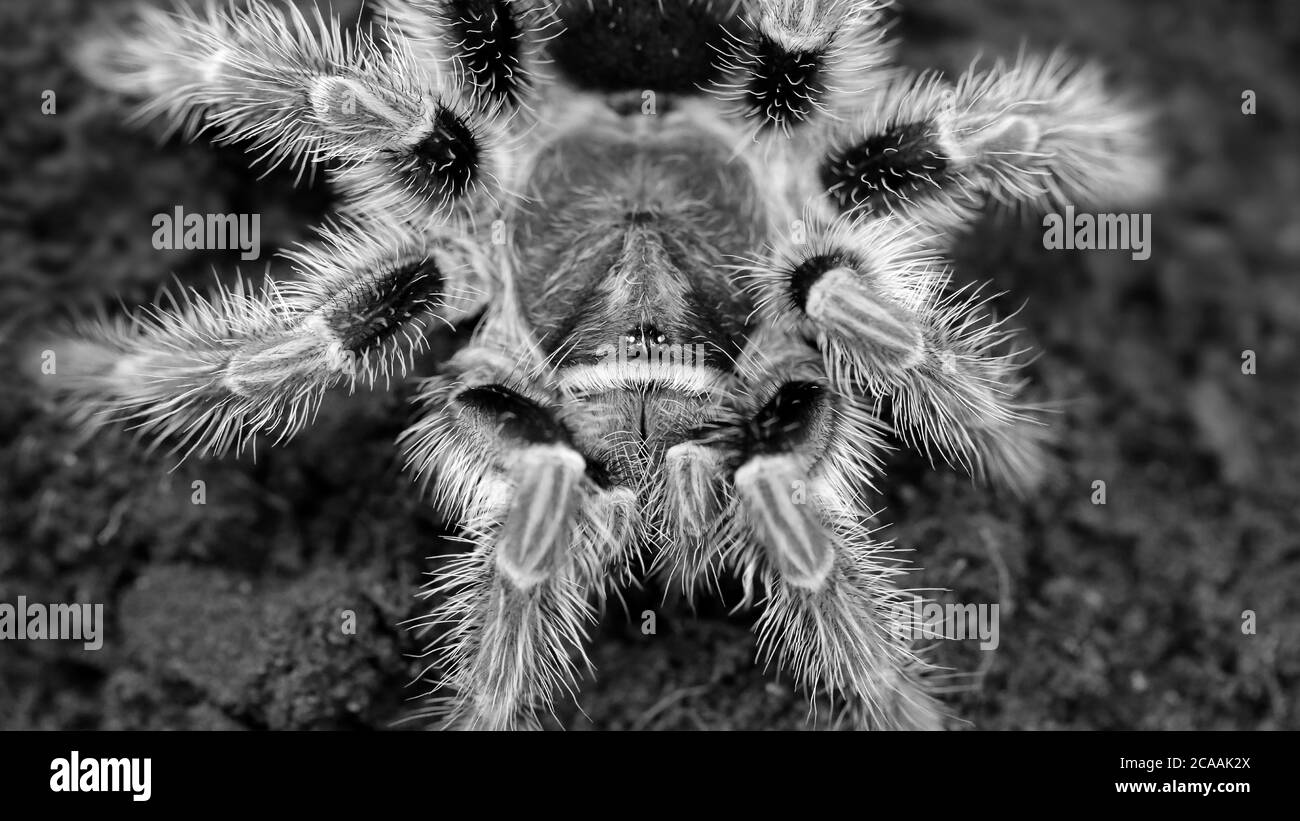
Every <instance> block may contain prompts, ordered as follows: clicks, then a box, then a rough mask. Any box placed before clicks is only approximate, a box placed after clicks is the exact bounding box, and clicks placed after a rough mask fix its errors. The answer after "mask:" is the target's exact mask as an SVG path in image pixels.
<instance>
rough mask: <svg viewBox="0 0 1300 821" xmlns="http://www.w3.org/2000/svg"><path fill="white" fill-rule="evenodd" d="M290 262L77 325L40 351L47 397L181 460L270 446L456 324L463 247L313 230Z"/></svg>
mask: <svg viewBox="0 0 1300 821" xmlns="http://www.w3.org/2000/svg"><path fill="white" fill-rule="evenodd" d="M294 260H295V263H296V267H297V270H298V273H299V274H300V278H299V279H298V280H296V281H292V282H275V281H271V280H267V281H266V282H265V284H264V285H262V287H261V288H260V289H256V288H254V287H253V286H252V285H251V284H250V283H248V282H247V281H245V280H238V281H237V282H236V284H235V285H233V286H231V287H219V288H217V289H216V290H215V291H213V292H212V293H210V294H208V295H206V296H204V295H200V294H198V293H197V292H194V291H192V290H191V291H189V292H188V293H185V294H182V295H180V296H172V297H170V298H169V300H168V302H167V303H165V304H164V305H163V306H154V307H150V308H144V309H140V310H137V311H136V312H134V313H132V314H128V315H126V316H121V317H117V318H114V319H107V318H101V319H99V320H83V321H81V322H79V323H77V324H76V325H75V326H74V328H73V330H72V332H71V333H70V334H68V335H67V336H65V337H63V338H62V339H60V340H58V341H55V342H52V343H50V346H51V348H52V349H53V350H54V351H55V353H56V356H57V361H58V370H57V375H56V377H54V378H53V379H52V380H51V381H50V384H51V385H52V388H53V390H55V391H56V392H57V394H58V395H60V396H61V397H62V398H63V399H65V400H67V401H68V404H69V406H70V407H72V408H73V409H74V411H75V413H77V414H79V415H80V416H81V417H82V419H83V420H84V421H85V422H87V423H88V424H92V425H100V424H104V423H108V422H114V421H125V422H127V423H129V424H131V425H132V426H133V427H134V428H135V429H136V430H137V432H138V433H139V434H140V435H141V436H143V437H146V438H149V439H151V440H153V442H154V444H155V445H156V444H160V443H163V442H168V443H171V445H172V451H173V452H182V453H183V454H184V455H187V456H188V455H190V454H192V453H197V454H199V455H201V456H202V455H213V454H220V453H222V452H225V451H226V450H228V449H230V448H234V449H235V450H240V449H242V448H243V447H244V446H245V445H246V444H248V443H249V442H251V441H252V439H253V436H254V435H255V434H257V433H267V434H270V435H271V436H273V437H274V438H275V440H276V441H283V440H285V439H287V438H289V437H291V436H292V435H294V434H295V433H297V432H298V431H299V430H301V429H302V427H303V426H304V425H306V424H307V423H308V422H310V421H311V419H312V417H313V415H314V413H315V410H316V408H317V407H318V405H319V402H320V399H321V396H322V395H323V394H324V392H325V391H326V390H327V389H329V388H331V387H334V386H336V385H340V384H347V385H349V386H351V387H352V388H355V386H356V384H357V383H358V382H360V383H362V384H365V385H373V384H375V383H376V382H378V381H380V380H382V381H385V382H387V380H388V379H389V377H390V375H392V374H394V373H396V375H398V376H401V375H403V374H404V373H405V372H406V369H407V368H408V366H409V364H410V362H411V359H412V357H413V356H414V355H415V354H416V353H417V352H419V351H420V350H421V349H422V347H423V345H424V340H425V336H424V335H425V332H426V331H427V330H428V328H429V326H430V325H432V324H433V323H435V322H437V321H440V320H442V321H446V320H448V319H452V318H455V317H456V316H457V315H458V308H457V305H458V304H459V303H460V302H461V301H462V300H464V299H467V298H468V297H467V296H466V295H464V294H463V291H464V290H465V288H464V286H463V282H464V281H466V280H467V279H469V278H470V273H469V272H470V269H471V268H473V267H474V265H475V264H476V262H475V260H474V252H473V250H472V249H471V248H468V247H466V244H465V243H463V242H462V241H459V240H456V239H453V238H448V239H446V240H444V241H440V242H437V241H430V240H426V239H425V238H423V237H418V236H415V235H412V234H409V233H405V232H401V231H398V230H389V231H378V230H376V229H374V228H368V229H367V230H359V229H356V228H344V229H336V230H326V231H324V232H323V237H322V239H321V241H320V243H319V244H318V245H315V246H308V247H306V248H304V249H303V250H302V251H301V252H299V253H297V254H295V255H294Z"/></svg>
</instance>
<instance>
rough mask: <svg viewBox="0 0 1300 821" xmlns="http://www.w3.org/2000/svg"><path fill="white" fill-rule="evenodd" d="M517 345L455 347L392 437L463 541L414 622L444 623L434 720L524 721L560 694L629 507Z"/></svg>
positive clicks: (620, 543)
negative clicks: (445, 370)
mask: <svg viewBox="0 0 1300 821" xmlns="http://www.w3.org/2000/svg"><path fill="white" fill-rule="evenodd" d="M489 324H491V321H489ZM516 353H517V352H513V353H508V354H507V353H505V352H502V351H500V350H496V349H492V348H488V347H486V346H475V347H471V348H469V349H467V350H466V351H464V352H462V353H461V354H459V355H458V356H457V357H456V358H455V359H454V360H453V361H452V363H451V365H450V369H451V371H452V372H453V373H454V374H455V375H454V376H448V377H439V378H435V379H432V380H429V381H428V382H427V383H426V384H425V387H424V390H423V391H422V393H421V397H420V398H421V402H422V404H423V406H424V409H425V414H424V415H423V417H422V418H421V420H420V421H419V422H417V423H416V424H415V425H414V426H413V427H411V428H410V429H409V430H408V431H406V433H404V434H403V436H402V440H403V446H404V449H405V451H406V453H407V456H408V466H409V467H410V468H411V469H412V470H413V471H414V472H415V474H416V475H417V476H418V477H420V478H421V479H422V480H424V481H425V482H430V480H436V481H435V482H434V486H435V487H436V488H437V490H436V493H437V496H438V499H439V501H440V503H441V506H442V507H443V508H444V509H446V510H448V511H449V512H453V513H454V514H455V515H457V516H458V517H459V518H460V519H461V520H462V521H463V522H465V523H466V524H465V534H466V540H467V541H468V542H469V543H470V545H471V547H470V550H469V551H468V552H466V553H465V554H463V555H461V556H458V557H456V558H454V559H452V560H451V561H450V562H449V564H448V565H447V566H446V567H445V568H444V569H442V570H440V571H438V572H437V573H436V574H435V578H434V580H433V581H432V582H431V583H430V585H429V586H428V587H427V588H426V591H425V595H427V596H430V597H437V598H441V601H440V603H439V604H438V606H437V607H436V608H435V610H434V611H433V612H432V613H430V614H429V616H428V617H426V618H425V619H423V620H421V621H420V622H419V623H418V625H417V626H418V627H421V628H424V627H429V628H432V627H440V626H446V630H445V631H444V632H443V633H442V635H441V636H439V637H437V638H436V639H435V640H434V641H433V643H432V644H431V645H430V647H429V651H428V652H429V654H430V655H431V656H432V657H433V664H432V665H431V668H432V667H437V668H440V670H441V672H442V677H441V678H440V679H439V680H438V683H437V685H436V686H435V688H434V691H433V694H434V695H435V698H434V699H433V706H432V708H431V709H430V710H429V711H428V715H431V716H434V717H436V718H438V719H440V720H442V721H443V722H444V724H445V726H452V727H461V728H467V729H515V728H533V727H536V726H537V714H538V712H539V711H546V710H549V709H550V708H551V706H552V704H553V702H554V699H555V698H556V696H557V695H558V694H559V692H560V691H567V692H569V693H570V694H573V692H574V689H575V682H576V677H577V674H578V671H579V666H580V664H585V663H586V657H585V654H584V652H583V642H584V640H585V632H586V628H587V625H588V624H589V623H590V622H592V621H594V619H595V614H596V611H595V609H594V607H593V606H592V600H593V599H599V598H600V597H601V596H602V594H603V589H604V580H605V578H606V573H607V569H608V568H609V567H610V566H612V565H613V564H614V563H615V562H616V561H617V559H618V554H619V552H620V551H621V550H623V549H624V548H625V547H626V544H627V539H628V536H629V532H630V529H631V528H630V527H627V526H626V523H627V522H628V520H629V519H630V518H631V517H633V516H634V515H635V497H634V495H633V494H632V493H631V491H629V490H627V489H619V488H612V487H610V486H609V484H608V481H607V478H606V475H605V472H604V470H603V467H602V466H601V465H599V464H597V463H595V462H593V461H592V460H591V459H589V458H586V457H584V456H583V455H582V454H580V453H579V452H578V450H577V449H576V448H575V447H574V446H573V443H572V437H571V436H570V434H569V432H568V431H567V429H566V428H565V426H564V424H563V423H562V422H561V421H560V418H559V414H558V413H557V410H558V408H557V403H558V402H559V401H560V397H559V395H558V394H557V393H556V392H555V391H553V390H551V389H548V387H547V379H546V378H545V376H544V373H545V370H544V368H543V367H542V366H541V365H540V363H539V362H538V361H537V360H536V359H535V358H533V357H530V356H528V355H527V353H526V352H525V353H524V354H523V355H522V356H519V355H516ZM530 361H531V362H533V364H534V366H535V367H529V366H528V365H525V364H523V363H527V362H530ZM620 522H623V523H624V525H620V524H619V523H620ZM444 688H447V689H451V690H454V691H455V692H454V694H453V695H451V696H445V697H444V696H440V695H438V694H439V693H440V692H441V691H442V690H443V689H444Z"/></svg>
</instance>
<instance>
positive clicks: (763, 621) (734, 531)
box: [668, 342, 940, 728]
mask: <svg viewBox="0 0 1300 821" xmlns="http://www.w3.org/2000/svg"><path fill="white" fill-rule="evenodd" d="M754 344H755V343H751V345H754ZM765 344H766V343H764V342H758V343H757V345H759V346H763V345H765ZM786 346H787V348H788V349H789V350H795V349H797V347H798V346H796V345H789V344H788V342H787V343H786ZM800 359H801V360H802V361H788V362H783V363H779V366H778V367H776V368H770V367H767V366H770V365H771V364H772V363H766V365H767V366H765V367H763V368H762V369H761V370H762V373H761V375H756V376H755V381H754V383H753V384H755V385H756V386H757V387H756V388H755V392H756V393H755V396H754V397H753V398H754V400H755V403H756V405H757V409H756V410H752V411H751V412H750V413H749V414H748V415H747V416H746V417H745V418H744V419H743V421H742V422H741V423H740V424H738V425H735V426H730V427H727V426H719V427H717V428H715V429H714V430H712V431H710V432H709V433H708V434H707V435H704V436H702V437H701V439H700V440H698V441H696V442H692V443H690V446H689V447H690V448H691V449H692V451H695V452H699V451H703V452H706V453H707V454H708V458H707V459H701V464H707V465H711V466H713V465H716V466H718V467H717V469H716V470H714V471H712V472H709V473H707V475H708V478H709V481H710V484H711V487H712V492H715V493H716V494H717V496H718V497H720V500H721V501H720V508H721V509H720V511H719V512H718V514H717V515H718V517H719V523H718V525H717V526H716V527H714V528H713V537H712V538H711V539H710V540H709V541H708V542H706V543H704V544H703V545H702V546H701V548H700V549H702V550H704V551H706V552H705V554H704V555H703V556H696V557H695V558H694V560H693V561H685V562H678V565H677V566H678V567H679V568H683V569H684V571H685V577H684V581H685V582H686V583H687V584H688V585H689V584H691V583H692V582H693V581H694V580H693V579H692V578H691V577H690V576H691V574H704V573H712V572H716V569H717V568H716V567H715V566H714V565H721V566H722V567H723V568H725V569H728V570H730V571H732V572H734V573H736V574H737V575H738V576H739V578H740V579H741V582H742V584H743V587H744V590H745V598H744V601H743V602H742V606H746V605H750V604H754V603H759V604H762V606H763V612H762V614H761V615H760V617H759V619H758V622H757V624H756V630H757V631H758V634H759V652H760V655H761V656H762V657H763V658H764V659H765V660H766V661H768V662H776V663H777V664H778V665H780V666H782V667H784V668H787V669H789V670H790V671H791V672H792V673H793V675H794V676H795V679H796V680H797V682H798V683H799V685H800V686H801V687H802V688H804V689H805V690H806V691H807V692H808V693H809V694H810V695H811V696H816V695H818V694H821V693H823V692H827V693H830V694H832V695H834V696H837V697H838V700H839V702H840V703H841V704H842V705H846V708H847V709H845V710H844V712H843V716H844V717H845V718H846V719H847V720H848V721H849V722H851V723H852V724H853V725H855V726H859V727H883V728H935V727H938V726H939V723H940V716H939V712H938V708H937V705H936V703H935V702H934V700H933V699H932V698H931V697H930V696H929V695H927V694H926V693H925V691H924V689H923V684H922V681H921V673H922V672H923V669H924V665H923V664H922V663H921V662H920V661H919V660H918V659H917V657H916V656H915V655H914V654H913V653H912V651H911V649H910V643H909V640H908V638H907V634H906V633H905V630H906V629H907V628H910V627H911V619H910V617H909V616H908V615H907V613H906V611H905V609H904V608H902V607H900V606H898V605H899V603H900V602H901V601H903V599H902V598H901V593H900V591H899V590H898V589H897V588H896V587H895V586H894V584H893V579H894V577H895V576H897V575H899V574H901V573H902V572H904V570H905V568H904V566H903V564H902V562H901V561H900V560H899V558H898V557H897V556H896V555H894V554H895V553H896V551H893V550H891V549H890V548H888V547H887V546H885V545H881V544H878V543H876V542H874V541H873V540H872V539H871V538H870V535H869V531H868V530H867V526H866V523H865V521H864V518H865V517H863V516H862V515H861V514H860V513H859V511H861V510H863V509H864V507H863V505H862V502H861V500H860V497H859V495H858V494H859V492H860V491H861V489H862V488H864V487H869V486H870V484H871V481H872V477H874V476H877V475H879V473H880V463H879V454H880V452H881V451H882V450H883V449H884V448H885V447H886V446H885V443H884V439H883V434H884V431H885V427H884V425H883V424H881V423H880V422H879V421H878V420H876V419H875V418H874V416H873V415H872V414H871V413H870V412H869V410H868V409H866V408H865V407H863V406H862V405H861V404H860V403H859V402H856V401H855V400H853V398H852V397H849V396H844V395H840V394H837V393H836V392H835V391H834V390H833V388H832V386H831V385H830V384H829V383H828V382H827V381H826V380H825V378H824V377H823V376H822V375H821V364H820V362H818V361H817V360H816V358H815V357H814V358H812V359H811V360H809V358H808V357H807V356H803V357H801V358H800ZM695 455H696V456H698V453H696V454H695ZM668 481H669V482H673V481H674V476H673V474H672V473H670V474H669V476H668ZM694 484H695V483H692V486H693V485H694ZM670 498H671V496H670ZM710 545H711V546H710Z"/></svg>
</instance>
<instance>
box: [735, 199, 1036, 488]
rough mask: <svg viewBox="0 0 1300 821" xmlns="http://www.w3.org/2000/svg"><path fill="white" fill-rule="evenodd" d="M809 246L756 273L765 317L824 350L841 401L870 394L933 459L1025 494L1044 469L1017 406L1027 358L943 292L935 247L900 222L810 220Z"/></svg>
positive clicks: (991, 324)
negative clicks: (1023, 362)
mask: <svg viewBox="0 0 1300 821" xmlns="http://www.w3.org/2000/svg"><path fill="white" fill-rule="evenodd" d="M810 230H811V232H812V236H810V237H809V238H808V239H809V241H808V242H806V243H803V244H791V245H790V246H788V247H787V248H785V249H782V251H781V252H779V253H778V254H777V256H776V259H775V260H774V261H773V262H772V263H771V264H770V265H768V266H766V267H763V268H760V269H758V270H756V271H755V272H754V273H753V275H752V278H751V287H753V289H754V290H755V292H756V299H757V301H758V303H759V304H760V305H761V306H762V310H763V312H764V313H765V314H766V315H767V316H768V317H769V319H770V320H771V321H772V322H773V323H775V324H777V325H779V326H780V327H783V328H786V329H787V330H788V331H789V332H791V333H793V334H795V335H797V336H800V337H802V338H804V339H806V340H808V341H811V342H814V343H815V344H816V345H817V347H818V348H820V349H821V351H822V354H823V358H824V361H825V367H826V371H827V373H829V374H830V376H831V380H832V382H833V383H834V384H835V385H836V386H837V388H838V389H839V390H841V391H843V392H844V393H847V394H853V395H858V394H862V393H864V392H865V394H867V395H868V396H871V397H873V398H876V399H877V400H878V401H880V402H881V403H882V404H883V403H884V402H886V401H887V403H888V406H889V412H890V414H892V419H893V422H894V423H895V425H896V427H897V428H898V431H899V433H900V434H901V435H902V436H903V437H904V438H905V439H907V440H908V441H909V442H911V443H913V444H915V445H916V446H918V447H919V448H920V449H921V450H922V451H924V452H925V453H926V454H927V455H934V451H937V452H938V455H939V456H941V457H942V458H944V459H945V460H947V461H949V462H956V463H958V464H960V465H961V466H962V467H964V468H965V469H966V470H967V471H968V472H970V473H972V474H975V475H977V476H983V475H991V476H992V477H993V478H994V479H996V480H998V481H1000V482H1002V483H1004V484H1006V485H1008V486H1010V487H1012V488H1013V489H1016V490H1022V491H1023V490H1026V489H1028V488H1030V487H1032V486H1033V485H1034V484H1035V483H1036V482H1037V481H1038V479H1039V477H1040V473H1041V470H1042V455H1041V452H1040V448H1041V445H1042V439H1043V435H1044V434H1043V430H1042V426H1041V425H1039V424H1038V423H1037V422H1036V421H1035V419H1034V415H1033V412H1034V408H1032V407H1030V406H1026V405H1022V404H1020V403H1018V402H1017V401H1016V394H1017V393H1018V391H1019V389H1020V383H1019V380H1018V379H1017V378H1016V371H1017V369H1018V367H1019V359H1020V352H1019V351H1015V350H1007V344H1008V343H1009V341H1010V340H1011V338H1012V336H1013V335H1012V333H1011V332H1010V331H1008V330H1006V329H1005V328H1004V327H1003V324H1002V322H1001V321H991V320H988V319H986V318H984V317H983V316H982V313H981V310H980V309H981V306H982V304H983V300H981V299H980V298H979V296H978V295H977V294H974V293H967V292H964V291H960V290H959V291H957V292H954V293H948V292H946V290H945V289H946V287H947V282H948V277H947V274H946V272H945V271H944V269H943V268H942V267H941V266H940V263H939V259H938V258H937V257H935V256H934V255H933V253H932V252H931V251H930V250H929V249H930V248H931V247H932V243H931V241H930V239H929V238H928V237H926V236H924V235H921V234H918V233H917V232H916V231H915V230H914V229H912V228H911V227H909V226H907V225H903V224H900V223H899V222H898V221H897V220H894V219H881V220H876V221H873V222H866V223H863V222H857V223H854V222H849V221H847V220H843V219H841V220H837V221H836V222H833V223H831V224H829V225H821V226H819V225H817V224H816V222H815V221H813V227H812V228H811V229H810Z"/></svg>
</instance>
